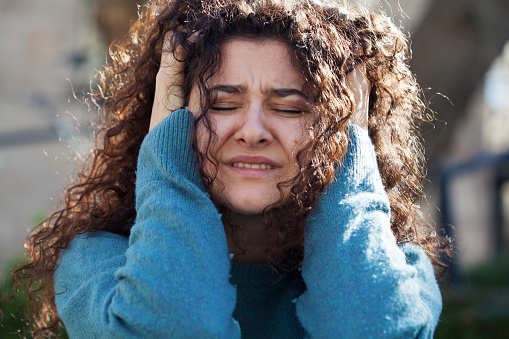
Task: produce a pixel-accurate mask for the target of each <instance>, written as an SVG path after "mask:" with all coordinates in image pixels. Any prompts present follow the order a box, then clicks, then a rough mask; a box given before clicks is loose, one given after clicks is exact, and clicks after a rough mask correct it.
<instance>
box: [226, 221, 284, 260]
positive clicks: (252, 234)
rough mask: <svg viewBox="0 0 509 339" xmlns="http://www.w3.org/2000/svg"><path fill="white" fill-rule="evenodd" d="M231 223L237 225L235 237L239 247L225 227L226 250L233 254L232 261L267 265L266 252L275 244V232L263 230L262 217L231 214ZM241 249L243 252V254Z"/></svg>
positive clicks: (229, 229) (229, 230)
mask: <svg viewBox="0 0 509 339" xmlns="http://www.w3.org/2000/svg"><path fill="white" fill-rule="evenodd" d="M231 219H232V221H233V222H234V223H235V224H236V225H238V226H239V227H238V228H236V231H235V236H236V239H237V242H238V245H239V246H236V245H235V244H234V241H233V234H232V230H231V228H230V227H229V226H227V227H225V233H226V239H227V241H228V249H229V251H230V253H233V260H235V261H238V262H246V263H253V264H263V263H267V262H268V260H267V251H268V250H269V249H270V248H273V247H274V246H275V244H276V240H275V235H274V232H275V230H273V229H270V228H269V229H268V230H267V229H265V228H266V226H265V224H264V222H263V215H261V214H257V215H245V214H238V213H232V215H231ZM242 249H243V250H245V253H244V254H243V253H242V252H243V251H242Z"/></svg>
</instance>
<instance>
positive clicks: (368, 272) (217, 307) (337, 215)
mask: <svg viewBox="0 0 509 339" xmlns="http://www.w3.org/2000/svg"><path fill="white" fill-rule="evenodd" d="M191 124H192V115H191V114H190V113H189V112H188V111H185V110H179V111H176V112H174V113H172V114H171V115H170V116H169V117H168V118H166V119H165V120H164V121H163V122H161V123H160V124H159V125H158V126H157V127H156V128H154V130H153V131H151V132H150V133H149V134H148V135H147V136H146V138H145V140H144V142H143V144H142V146H141V150H140V155H139V159H138V171H137V181H136V210H137V218H136V222H135V224H134V226H133V227H132V229H131V235H130V237H129V238H127V237H122V236H120V235H115V234H112V233H108V232H96V233H90V234H88V235H83V236H78V237H76V238H75V239H74V240H73V241H72V243H71V245H70V246H69V247H68V248H67V249H66V250H65V251H63V253H62V255H61V258H60V262H59V267H58V269H57V271H56V272H55V292H56V293H57V294H56V297H55V301H56V306H57V310H58V313H59V315H60V317H61V318H62V320H63V322H64V324H65V326H66V329H67V331H68V333H69V335H70V337H71V338H134V337H137V338H239V337H241V336H242V337H243V338H303V337H311V338H431V337H432V336H433V332H434V330H435V327H436V325H437V322H438V317H439V315H440V311H441V307H442V304H441V296H440V291H439V289H438V286H437V283H436V280H435V277H434V274H433V268H432V266H431V263H430V261H429V259H428V257H427V256H426V254H425V253H424V251H423V250H422V249H421V248H420V247H419V246H416V245H411V244H406V245H404V246H401V247H399V246H398V245H397V244H396V240H395V238H394V236H393V234H392V232H391V229H390V217H389V211H390V208H389V201H388V198H387V195H386V193H385V191H384V187H383V185H382V182H381V178H380V174H379V172H378V168H377V164H376V156H375V153H374V149H373V145H372V144H371V142H370V140H369V137H368V135H367V132H365V131H364V130H362V129H360V128H357V127H355V126H351V127H350V138H351V142H350V144H349V148H348V152H347V155H346V157H345V161H344V166H343V167H342V169H341V170H340V171H338V175H337V180H336V181H335V182H334V183H333V184H332V185H331V186H330V187H329V188H328V190H327V191H326V194H324V195H323V196H322V197H321V199H320V202H319V205H318V206H317V208H315V209H314V210H313V211H312V212H311V213H310V216H309V217H308V220H307V223H306V229H305V242H304V262H303V265H302V279H300V278H296V277H291V276H284V275H283V276H276V275H275V274H274V273H272V271H271V269H270V268H269V267H268V266H267V265H264V264H247V263H238V262H234V261H231V260H230V256H229V253H228V245H227V242H226V236H225V232H224V229H223V225H222V223H221V218H220V215H219V214H218V212H217V210H216V208H215V206H214V205H213V203H212V202H211V200H210V198H209V196H208V195H207V193H205V189H204V186H203V183H202V181H201V178H200V176H199V174H198V172H197V171H196V168H195V164H196V155H195V154H194V153H193V152H192V150H191V149H190V146H189V131H190V128H191Z"/></svg>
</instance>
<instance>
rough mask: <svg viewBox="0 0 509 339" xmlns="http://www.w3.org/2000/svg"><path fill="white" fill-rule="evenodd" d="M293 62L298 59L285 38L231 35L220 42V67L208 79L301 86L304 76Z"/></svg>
mask: <svg viewBox="0 0 509 339" xmlns="http://www.w3.org/2000/svg"><path fill="white" fill-rule="evenodd" d="M296 65H297V59H296V57H295V56H294V54H293V53H292V49H291V47H290V46H289V45H288V44H286V43H285V42H282V41H279V40H276V39H267V38H263V39H251V38H234V39H232V40H228V41H226V42H225V43H224V44H223V45H222V46H221V64H220V68H219V71H218V72H217V73H216V74H215V75H214V76H213V77H212V79H211V81H212V83H214V84H217V83H221V82H228V83H235V84H244V85H246V86H248V87H249V86H250V85H253V86H254V85H264V84H265V85H272V86H286V87H287V86H290V85H291V87H296V88H299V89H302V87H303V85H304V83H305V79H304V76H303V74H302V72H301V71H300V70H299V69H298V68H297V66H296Z"/></svg>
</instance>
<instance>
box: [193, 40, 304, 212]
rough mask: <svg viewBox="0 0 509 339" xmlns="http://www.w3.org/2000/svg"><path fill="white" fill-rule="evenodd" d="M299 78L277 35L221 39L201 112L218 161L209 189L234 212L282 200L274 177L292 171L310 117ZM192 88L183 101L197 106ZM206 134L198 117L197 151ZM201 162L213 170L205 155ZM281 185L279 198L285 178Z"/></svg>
mask: <svg viewBox="0 0 509 339" xmlns="http://www.w3.org/2000/svg"><path fill="white" fill-rule="evenodd" d="M304 84H305V80H304V77H303V76H302V74H301V73H300V72H299V71H298V70H297V69H296V68H295V66H294V64H293V63H292V61H291V57H290V50H289V48H288V46H287V45H286V44H285V43H283V42H280V41H277V40H259V41H258V40H244V39H236V40H232V41H229V42H227V43H225V45H224V46H223V47H222V64H221V67H220V70H219V72H218V73H217V74H215V75H214V77H212V78H211V79H210V81H209V83H208V85H209V88H210V89H211V93H212V103H211V107H210V110H209V111H208V112H207V115H208V118H209V121H210V123H211V128H212V130H213V131H214V132H215V133H216V134H217V141H216V142H214V143H213V144H211V145H210V148H209V154H211V155H212V156H213V158H215V159H216V161H217V163H216V165H217V176H216V180H215V181H214V183H213V185H212V192H211V193H212V195H213V196H214V197H215V198H216V199H219V200H220V201H221V202H223V203H224V204H225V205H226V206H227V207H228V208H229V209H230V210H232V211H233V212H236V213H241V214H259V213H261V212H262V211H263V209H264V208H265V207H267V206H268V205H271V204H274V203H276V202H278V201H279V200H280V198H281V196H280V192H279V190H278V189H277V186H276V185H277V184H278V183H280V182H283V181H286V180H289V179H292V178H293V177H294V176H295V175H296V174H297V173H298V171H299V166H298V164H297V162H296V154H297V152H298V151H299V150H301V149H302V148H303V147H304V145H305V144H306V142H307V141H308V140H309V136H308V131H307V129H308V127H309V126H310V124H311V122H312V120H313V105H312V104H311V103H310V101H309V98H308V96H307V95H306V94H305V93H304V90H303V87H304ZM197 93H198V91H197V88H196V86H195V88H193V90H192V93H191V98H190V105H189V108H190V109H191V111H193V112H195V113H197V112H199V111H200V109H199V105H198V104H197V103H198V102H199V100H198V94H197ZM208 142H209V132H208V130H207V129H206V128H205V127H204V126H203V125H201V126H200V127H199V129H198V147H199V149H200V151H201V152H205V150H206V147H207V143H208ZM204 169H205V171H206V172H207V173H208V174H209V175H212V176H213V175H214V173H215V166H214V165H213V164H212V163H210V162H207V163H206V164H205V165H204ZM218 181H219V182H221V183H222V185H220V184H218ZM290 187H291V185H290ZM283 193H284V198H283V202H284V201H285V200H287V199H288V197H289V196H290V188H289V187H288V185H285V187H284V188H283Z"/></svg>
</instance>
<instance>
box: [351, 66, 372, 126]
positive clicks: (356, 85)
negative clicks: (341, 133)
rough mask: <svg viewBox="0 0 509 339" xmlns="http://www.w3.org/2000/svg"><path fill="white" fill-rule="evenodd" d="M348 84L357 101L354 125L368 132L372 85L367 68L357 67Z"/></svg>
mask: <svg viewBox="0 0 509 339" xmlns="http://www.w3.org/2000/svg"><path fill="white" fill-rule="evenodd" d="M346 83H347V86H348V88H349V89H350V91H352V93H353V96H354V99H355V111H354V113H353V115H352V123H353V124H354V125H357V126H360V127H362V128H364V129H366V130H367V129H368V112H369V93H370V89H371V84H370V82H369V81H368V78H367V77H366V67H365V66H364V65H359V66H356V67H355V68H354V70H353V71H352V72H351V73H350V74H348V76H347V77H346Z"/></svg>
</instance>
